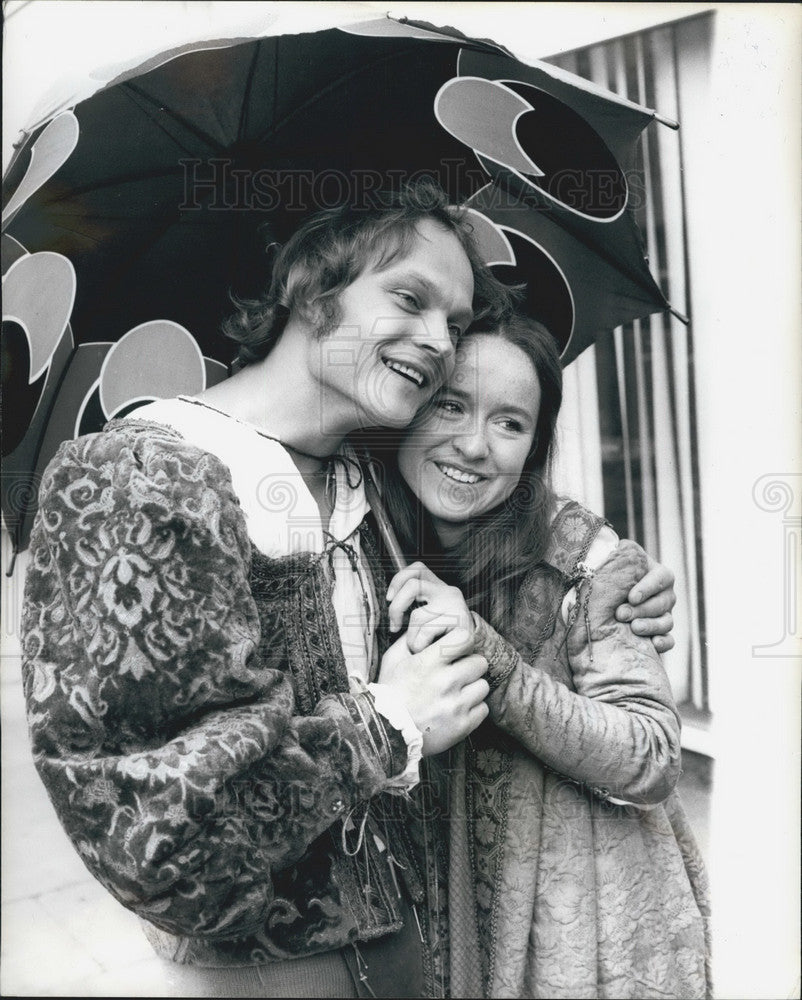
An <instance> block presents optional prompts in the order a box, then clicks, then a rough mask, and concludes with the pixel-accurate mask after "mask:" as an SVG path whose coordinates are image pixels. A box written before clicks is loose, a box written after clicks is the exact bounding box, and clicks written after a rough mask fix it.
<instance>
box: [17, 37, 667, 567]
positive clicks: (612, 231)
mask: <svg viewBox="0 0 802 1000" xmlns="http://www.w3.org/2000/svg"><path fill="white" fill-rule="evenodd" d="M189 48H190V51H187V49H186V47H185V48H182V49H181V50H178V51H175V52H168V53H162V54H160V55H159V56H158V57H157V58H155V59H154V60H150V61H149V62H148V63H146V64H145V65H139V66H136V67H134V68H127V69H125V70H124V71H123V72H121V73H120V74H119V75H118V77H116V78H115V79H112V80H111V82H110V83H109V84H108V85H107V86H105V87H104V88H103V89H101V90H100V91H99V92H97V93H95V94H94V95H93V96H91V97H89V98H88V99H86V100H85V101H82V102H80V103H78V104H77V105H76V106H75V108H74V109H73V110H71V111H67V112H64V113H62V114H60V115H58V116H56V117H55V118H53V119H52V120H50V121H48V122H45V123H43V124H41V125H39V126H38V127H37V128H35V129H34V130H33V131H32V133H31V135H30V136H29V137H28V139H27V140H26V141H25V142H24V143H23V144H22V145H21V147H20V149H19V150H18V152H17V155H16V156H15V157H14V159H13V161H12V163H11V165H10V167H9V169H8V171H7V173H6V176H5V178H4V200H5V208H4V214H3V218H4V228H3V238H2V239H3V274H4V278H3V282H4V316H3V318H4V337H3V450H4V475H3V493H2V503H3V515H4V518H5V520H6V524H7V526H8V527H9V528H10V529H11V531H12V535H13V537H14V540H15V548H17V549H18V548H21V547H24V546H25V545H26V544H27V537H28V532H29V529H30V523H31V520H32V514H33V511H34V507H35V504H34V497H35V490H36V485H37V482H38V476H39V475H40V474H41V472H42V470H43V468H44V466H45V465H46V463H47V462H48V461H49V460H50V458H51V457H52V455H53V453H54V451H55V448H56V447H57V446H58V444H59V443H60V441H62V440H64V439H66V438H69V437H71V436H75V435H77V434H81V433H86V432H89V431H92V430H97V429H99V428H100V427H101V426H102V425H103V424H104V423H105V422H106V420H108V419H109V418H111V417H112V416H115V415H120V414H122V413H124V412H126V411H127V410H129V409H130V408H132V407H133V406H135V405H138V404H139V403H141V402H142V401H145V400H149V399H154V398H163V397H165V396H171V395H175V394H176V393H179V392H182V393H195V392H198V391H200V390H201V389H203V388H204V387H206V386H209V385H210V384H213V383H214V382H215V381H217V380H219V379H221V378H224V377H226V375H227V372H228V364H229V362H230V361H231V358H232V356H233V348H232V345H231V344H229V343H228V342H226V341H225V340H224V339H223V338H222V337H221V336H220V333H219V330H220V323H221V321H222V319H223V318H224V316H225V315H226V314H227V313H228V312H229V311H230V308H231V306H230V293H232V292H233V293H235V294H238V295H244V296H248V295H253V294H258V293H259V292H260V291H261V290H262V289H263V287H264V285H265V283H266V281H267V278H268V262H269V258H268V257H266V255H265V246H266V244H269V243H270V242H271V241H278V242H281V241H283V240H284V239H286V238H287V236H288V235H289V234H290V233H291V232H292V231H293V230H294V229H295V228H297V226H298V225H299V224H300V223H301V222H302V221H303V220H304V218H305V216H306V214H307V213H309V212H313V211H317V210H319V209H320V208H322V207H326V206H331V205H334V204H337V203H339V202H342V201H351V202H358V201H359V200H360V199H361V198H369V197H370V192H371V191H373V190H376V189H377V188H380V187H394V186H397V185H399V184H400V183H403V182H405V181H408V180H410V179H412V178H415V177H418V176H421V175H423V174H425V175H427V176H430V177H433V178H434V179H436V180H437V181H438V182H439V183H440V184H441V185H442V186H443V187H444V188H445V189H446V191H447V192H448V194H449V196H450V197H451V198H452V199H453V200H454V201H455V202H456V201H467V204H468V205H469V206H470V208H471V212H472V216H471V217H472V220H473V222H474V225H475V230H476V234H477V239H478V242H479V245H480V249H481V251H482V254H483V256H484V259H485V260H486V261H487V262H488V263H490V264H491V265H493V266H494V268H495V269H496V271H497V273H498V275H499V277H501V278H502V279H503V280H507V281H509V282H511V283H520V282H523V283H525V285H526V288H527V294H526V308H527V310H528V311H530V312H531V313H532V314H533V315H535V316H537V317H538V318H539V319H541V320H543V321H544V322H545V323H546V324H547V325H548V326H549V328H550V329H551V330H552V331H553V333H554V335H555V337H556V338H557V340H558V342H559V344H560V347H561V350H562V358H563V362H564V363H565V364H567V363H569V362H570V361H571V360H572V359H573V358H575V357H576V356H577V355H578V354H579V353H580V351H582V350H583V349H584V348H585V347H586V346H587V345H588V344H590V343H592V341H593V340H594V338H595V337H596V336H597V335H598V333H599V332H601V331H603V330H607V329H610V328H612V327H614V326H616V325H619V324H621V323H624V322H627V321H629V320H631V319H633V318H636V317H639V316H644V315H647V314H648V313H651V312H654V311H656V310H660V309H663V308H666V305H667V303H666V301H665V299H664V297H663V295H662V293H661V291H660V289H659V288H658V287H657V285H656V284H655V282H654V280H653V278H652V276H651V274H650V272H649V269H648V266H647V264H646V262H645V260H644V257H643V253H642V247H641V241H640V237H639V234H638V232H637V228H636V226H635V224H634V221H633V218H632V213H631V209H632V205H633V196H634V194H640V193H641V192H640V190H639V189H638V188H634V187H633V185H632V179H633V177H634V176H635V175H634V168H635V155H636V144H637V141H638V137H639V135H640V134H641V132H642V131H643V129H644V128H645V127H646V125H647V124H648V123H649V122H650V121H652V120H653V119H654V118H655V114H654V112H651V111H649V110H648V109H645V108H641V107H639V106H637V105H633V104H631V103H630V102H627V101H625V100H623V99H621V98H619V97H617V96H616V95H614V94H610V93H608V92H606V91H602V90H599V89H598V88H595V87H594V86H593V85H592V84H589V83H587V82H586V81H584V80H582V79H580V78H578V77H574V76H572V75H571V74H566V73H564V72H563V71H560V70H557V69H555V68H554V67H551V66H549V65H547V64H545V63H537V64H524V63H522V62H519V61H518V60H516V59H514V58H513V57H512V56H511V55H510V54H509V53H508V52H506V50H504V49H502V48H501V47H499V46H497V45H495V44H494V43H492V42H487V41H479V40H474V39H467V38H465V37H464V36H462V35H460V34H459V33H458V32H456V31H453V30H452V29H435V28H433V27H432V26H430V25H424V24H416V23H410V22H404V23H401V22H397V21H394V20H392V19H389V18H382V19H378V20H375V21H369V22H364V23H356V24H348V25H346V26H344V27H342V28H330V29H326V30H322V31H314V32H305V33H299V34H288V35H279V36H271V37H264V38H255V39H247V40H231V39H227V40H224V41H221V42H219V43H208V42H204V43H202V44H201V45H199V46H197V47H194V48H193V47H192V46H190V47H189Z"/></svg>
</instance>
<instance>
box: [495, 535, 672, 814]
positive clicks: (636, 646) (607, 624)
mask: <svg viewBox="0 0 802 1000" xmlns="http://www.w3.org/2000/svg"><path fill="white" fill-rule="evenodd" d="M645 571H646V555H645V553H644V552H643V550H642V549H641V548H640V546H639V545H636V544H635V543H634V542H630V541H623V542H621V543H620V544H619V545H618V546H617V547H616V548H615V549H614V550H613V552H612V553H611V555H610V556H609V557H608V558H607V560H606V561H605V562H604V563H603V564H602V565H601V567H599V569H598V570H596V572H595V577H594V578H593V579H592V580H588V581H585V583H584V584H583V587H582V589H581V591H580V607H579V608H578V610H579V612H580V613H579V614H578V615H577V616H576V619H575V620H574V622H573V625H572V626H571V627H570V629H569V631H568V635H567V639H566V640H565V647H564V648H562V649H560V648H559V644H558V642H556V641H552V642H546V643H545V644H544V646H543V647H542V649H541V651H540V653H539V655H538V658H537V659H536V660H535V662H534V663H527V662H525V661H524V660H523V659H522V657H521V656H520V655H519V654H518V652H517V651H516V649H515V648H514V647H513V646H512V645H511V644H510V643H509V642H507V641H506V640H505V639H503V638H502V637H501V636H500V635H499V634H498V633H497V632H496V631H495V630H494V629H493V628H492V627H491V626H490V625H488V624H487V623H486V622H485V621H484V620H483V619H481V618H478V616H476V623H477V633H476V637H477V643H476V651H477V652H479V653H482V654H483V655H485V656H486V657H487V659H488V662H489V670H488V680H489V683H490V686H491V694H490V696H489V698H488V705H489V708H490V718H491V719H492V721H493V722H494V723H495V724H496V726H498V727H499V728H500V729H502V730H504V731H505V732H507V733H509V734H510V735H511V736H513V737H514V738H515V739H516V740H518V742H519V743H520V744H522V746H524V747H525V748H526V749H527V750H529V751H530V752H531V753H532V754H534V755H535V756H536V757H538V758H539V759H540V760H542V761H543V762H544V763H545V764H547V765H548V766H549V767H551V768H553V769H554V770H556V771H559V772H560V773H561V774H564V775H566V776H567V777H569V778H572V779H574V780H577V781H581V782H585V783H587V784H589V785H592V786H594V787H596V788H598V789H603V790H604V792H605V794H607V795H608V796H609V797H610V798H612V799H620V800H623V801H625V802H629V803H634V804H637V805H646V804H653V803H658V802H662V801H663V800H665V799H666V798H667V797H668V796H669V795H670V793H671V791H672V790H673V788H674V786H675V784H676V782H677V780H678V778H679V774H680V757H681V753H680V739H679V736H680V722H679V716H678V714H677V710H676V707H675V704H674V700H673V697H672V694H671V688H670V684H669V681H668V677H667V675H666V673H665V670H664V669H663V665H662V663H661V662H660V657H659V655H658V653H657V652H656V651H655V649H654V645H653V643H652V642H651V640H649V639H644V638H642V637H640V636H637V635H635V633H634V632H633V631H632V629H631V628H630V627H629V625H625V624H622V623H620V622H618V621H616V619H615V609H616V608H617V607H618V606H619V605H620V604H622V603H623V602H624V601H625V600H626V595H627V593H628V592H629V590H630V589H631V588H632V587H633V586H634V585H635V583H637V582H638V580H640V579H641V578H642V577H643V575H644V573H645ZM525 585H526V584H525ZM585 601H586V602H587V603H586V604H585ZM585 610H587V620H586V619H585V614H584V612H585ZM566 654H567V657H568V663H569V667H570V671H571V675H572V678H573V684H574V687H575V690H571V689H570V688H569V687H568V686H567V685H566V684H563V683H561V682H560V681H559V680H557V679H555V678H554V677H553V676H552V675H551V672H549V670H548V669H547V667H546V665H545V660H544V659H543V658H544V657H564V656H565V655H566Z"/></svg>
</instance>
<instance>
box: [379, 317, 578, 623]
mask: <svg viewBox="0 0 802 1000" xmlns="http://www.w3.org/2000/svg"><path fill="white" fill-rule="evenodd" d="M478 334H482V335H485V336H488V335H489V336H498V337H501V338H503V339H504V340H506V341H507V342H508V343H510V344H514V345H515V346H516V347H519V348H520V349H521V350H522V351H523V352H524V353H525V354H526V356H527V357H528V358H529V359H530V361H531V362H532V365H533V366H534V368H535V371H536V372H537V376H538V380H539V382H540V392H541V397H540V411H539V413H538V418H537V427H536V431H535V439H534V444H533V446H532V450H531V452H530V453H529V455H528V456H527V459H526V462H525V464H524V468H523V471H522V473H521V478H520V480H519V482H518V485H517V486H516V487H515V489H514V490H513V492H512V494H511V495H510V496H509V497H508V498H507V499H506V500H505V501H504V502H503V503H501V504H499V506H498V507H496V508H494V509H493V510H491V511H489V512H488V513H486V514H483V515H482V516H481V517H479V518H476V519H474V520H472V521H471V522H470V524H469V525H468V530H467V532H466V533H465V536H464V537H463V539H462V540H461V541H460V542H459V543H458V544H457V545H456V546H455V547H453V548H451V549H449V550H448V551H444V550H443V548H442V546H441V545H440V544H439V543H438V541H437V538H436V536H435V534H434V531H433V529H432V525H431V520H430V518H429V516H428V514H427V513H426V511H425V510H423V508H422V505H421V503H420V501H419V500H418V499H417V497H416V496H415V495H414V494H413V493H412V491H411V490H410V488H409V487H408V486H407V484H406V483H405V481H404V480H403V478H402V477H401V474H400V473H399V471H398V463H397V461H396V459H395V449H394V448H393V447H392V444H391V443H390V441H389V439H388V441H387V442H385V444H384V445H382V444H380V443H379V442H378V439H377V438H375V437H374V440H373V442H372V449H371V450H372V453H373V454H374V456H375V457H376V458H378V459H379V461H380V462H381V463H382V465H383V466H384V477H385V486H384V493H385V500H386V506H387V511H388V514H389V516H390V519H391V520H392V522H393V524H394V525H395V526H396V529H397V531H398V536H399V540H400V542H401V545H402V547H403V548H404V550H405V552H407V553H408V554H409V555H410V556H411V557H412V558H415V559H420V560H422V561H423V562H425V563H427V565H428V566H429V567H430V568H431V569H432V570H433V572H435V573H437V574H438V575H439V576H441V577H443V578H444V579H447V580H448V581H449V582H450V583H455V584H456V585H457V586H459V587H460V588H461V589H462V591H463V593H464V594H465V597H466V600H467V601H468V605H469V607H471V608H472V609H474V610H475V611H477V612H478V613H479V614H481V615H482V617H483V618H486V619H487V620H488V621H489V622H490V623H491V624H492V625H494V626H495V627H496V628H498V629H499V630H501V631H504V630H505V629H507V628H508V627H509V625H510V621H511V616H512V610H513V604H514V601H515V595H516V593H517V591H518V589H519V587H520V584H521V582H522V580H523V578H524V576H525V575H526V573H527V572H528V571H529V570H531V569H532V567H533V566H534V565H535V564H536V563H537V562H539V561H540V560H541V559H542V558H543V556H544V555H545V552H546V548H547V545H548V540H549V532H550V525H551V521H552V518H553V516H554V512H555V506H556V505H555V496H554V491H553V489H552V483H551V472H552V464H553V458H554V451H555V442H554V437H555V425H556V422H557V416H558V414H559V412H560V405H561V403H562V367H561V365H560V358H559V354H558V351H557V345H556V343H555V341H554V338H553V337H552V336H551V334H550V333H549V331H548V330H547V329H546V328H545V327H544V326H543V325H542V324H541V323H539V322H537V321H535V320H531V319H529V318H528V317H526V316H523V315H520V314H515V315H513V316H512V317H511V318H509V319H508V320H506V321H505V322H504V323H503V324H502V325H501V326H499V327H497V328H495V329H492V330H485V329H476V328H474V329H472V330H471V332H470V333H469V334H468V336H467V337H466V338H465V339H466V340H467V339H469V338H470V336H471V335H478ZM396 440H397V439H396ZM377 445H378V447H377Z"/></svg>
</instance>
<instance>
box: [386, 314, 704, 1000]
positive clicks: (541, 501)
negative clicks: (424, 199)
mask: <svg viewBox="0 0 802 1000" xmlns="http://www.w3.org/2000/svg"><path fill="white" fill-rule="evenodd" d="M561 396H562V388H561V369H560V364H559V359H558V356H557V352H556V348H555V346H554V343H553V341H552V338H551V337H550V335H549V334H548V331H547V330H545V328H543V327H541V326H540V325H539V324H536V323H533V322H531V321H529V320H525V319H522V318H517V317H516V318H513V319H511V320H510V321H509V322H507V323H506V324H505V325H504V326H503V327H502V328H501V329H499V330H495V331H493V332H491V333H488V332H473V333H472V334H470V335H469V336H468V337H467V338H465V340H464V341H463V343H462V344H461V349H460V353H459V356H458V361H457V366H456V369H455V371H454V374H453V376H452V378H451V380H450V382H449V383H448V385H447V386H446V387H445V388H444V389H442V390H441V391H440V393H439V394H438V395H437V396H436V397H435V399H434V400H433V402H432V404H431V405H430V406H429V407H428V408H427V410H426V411H425V412H424V413H423V414H422V415H421V416H420V417H419V418H418V419H417V420H416V422H415V423H414V424H413V426H412V429H411V430H410V431H409V433H408V435H407V436H406V438H405V440H404V441H403V443H402V445H401V447H400V450H399V453H398V458H397V472H398V473H400V477H399V476H397V475H396V477H395V481H394V477H393V476H392V474H390V483H389V485H388V489H387V494H388V505H389V507H390V513H391V516H392V517H393V518H394V519H395V522H396V524H397V525H398V526H399V527H400V530H401V534H402V541H403V543H405V544H406V546H407V549H408V551H410V552H413V553H415V554H416V555H417V556H419V557H422V556H425V557H426V559H427V562H428V564H429V568H427V566H425V565H423V564H422V563H415V564H413V565H412V566H410V567H408V568H407V569H405V570H402V571H401V572H400V573H398V574H396V576H395V577H394V579H393V580H392V582H391V584H390V587H389V589H388V594H387V597H388V601H389V615H390V621H391V627H393V628H394V629H398V628H400V627H401V623H402V620H403V617H404V616H405V614H406V613H407V612H409V611H410V608H413V604H414V603H415V602H418V607H416V608H414V609H413V610H412V611H411V614H410V617H409V628H408V633H407V641H408V644H409V647H410V649H411V650H413V651H414V650H418V649H420V648H422V647H423V646H425V645H426V643H428V642H431V641H433V640H434V639H435V638H437V637H439V636H441V635H442V634H444V633H445V632H446V631H448V630H449V629H454V628H460V629H465V630H467V631H468V632H470V633H472V635H473V640H474V647H475V650H476V651H477V652H480V653H482V654H483V655H484V656H486V658H487V660H488V662H489V664H490V667H489V673H488V681H489V683H490V687H491V694H490V696H489V699H488V704H489V707H490V720H489V722H488V723H486V724H485V725H484V726H483V727H481V728H480V729H479V730H477V731H476V733H474V734H473V735H472V736H471V737H470V738H469V739H468V740H467V741H466V744H464V745H463V746H462V748H461V749H460V750H459V751H458V753H457V754H456V755H452V763H451V768H452V777H453V778H454V780H453V781H452V789H451V806H452V813H451V823H450V829H451V862H450V865H451V867H450V870H451V873H452V879H451V886H450V911H451V916H450V920H451V927H452V935H451V937H452V954H451V963H450V964H451V972H452V984H451V988H452V994H453V995H454V996H474V995H487V996H493V997H496V996H505V997H508V996H509V997H537V996H545V997H652V996H654V997H657V996H659V997H667V996H670V997H680V996H682V997H686V996H688V997H697V996H699V997H702V996H706V995H708V994H709V990H710V986H709V970H708V966H709V961H708V951H709V949H708V926H707V924H708V903H707V888H706V877H705V874H704V870H703V866H702V862H701V859H700V856H699V853H698V850H697V848H696V846H695V843H694V840H693V836H692V833H691V831H690V829H689V826H688V824H687V821H686V819H685V816H684V813H683V811H682V807H681V805H680V803H679V801H678V799H677V797H676V795H675V793H674V792H673V788H674V785H675V784H676V781H677V779H678V777H679V774H680V743H679V730H680V723H679V717H678V715H677V711H676V707H675V705H674V702H673V699H672V696H671V691H670V686H669V683H668V679H667V677H666V675H665V672H664V670H663V668H662V665H661V663H660V659H659V656H658V655H657V652H656V651H655V648H654V646H653V645H652V643H651V642H650V641H648V640H645V639H641V638H639V637H638V636H636V635H634V634H633V633H632V631H631V629H630V627H629V626H627V625H621V624H619V623H618V622H616V620H615V616H614V614H615V609H616V607H617V606H618V605H619V604H621V603H622V601H625V600H626V595H627V593H628V591H629V590H630V588H631V587H633V585H634V584H635V583H636V582H637V580H638V578H639V577H640V576H641V575H642V567H643V563H644V559H645V556H644V554H643V552H642V550H641V549H640V548H639V547H638V546H636V545H634V544H633V543H631V542H621V543H619V542H618V539H617V537H616V536H615V534H614V533H613V532H612V530H611V529H610V528H609V527H608V526H606V525H605V524H604V522H603V520H602V519H601V518H598V517H596V516H595V515H593V514H591V513H590V512H589V511H586V510H585V509H584V508H582V507H581V506H580V505H578V504H575V503H567V504H566V503H564V502H560V501H558V500H557V499H556V497H555V496H554V494H553V492H552V489H551V485H550V481H549V467H550V461H551V454H552V446H553V437H554V427H555V422H556V418H557V414H558V412H559V407H560V402H561ZM421 508H422V509H421ZM418 516H420V517H421V518H422V523H423V524H424V526H425V527H424V530H423V531H422V532H421V533H420V534H417V535H416V532H415V530H414V525H415V524H416V519H417V518H418ZM432 567H433V568H435V569H437V568H438V567H440V568H441V569H442V572H441V575H442V576H443V577H445V578H446V579H445V580H443V579H440V578H439V577H438V576H436V575H435V573H434V572H432ZM455 584H456V585H458V586H455ZM463 593H464V595H465V598H463ZM502 636H504V637H506V638H503V637H502Z"/></svg>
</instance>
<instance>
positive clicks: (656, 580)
mask: <svg viewBox="0 0 802 1000" xmlns="http://www.w3.org/2000/svg"><path fill="white" fill-rule="evenodd" d="M648 559H649V562H648V569H647V572H646V576H644V577H643V579H642V580H641V581H640V582H639V583H636V584H635V586H634V587H633V588H632V590H630V592H629V594H627V600H628V601H629V603H628V604H622V605H621V606H620V607H619V608H618V609H617V611H616V613H615V616H616V618H617V619H618V621H620V622H631V623H632V631H633V632H636V633H637V634H638V635H645V636H651V637H652V642H654V647H655V649H656V650H657V652H658V653H665V652H667V651H668V650H669V649H673V647H674V637H673V636H672V635H671V634H670V633H671V630H672V629H673V628H674V619H673V617H672V615H671V609H672V608H673V607H674V605H675V604H676V603H677V595H676V594H675V593H674V574H673V573H672V572H671V570H670V569H669V568H668V567H667V566H663V565H662V564H661V563H658V562H655V561H654V559H652V558H651V556H649V557H648Z"/></svg>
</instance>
